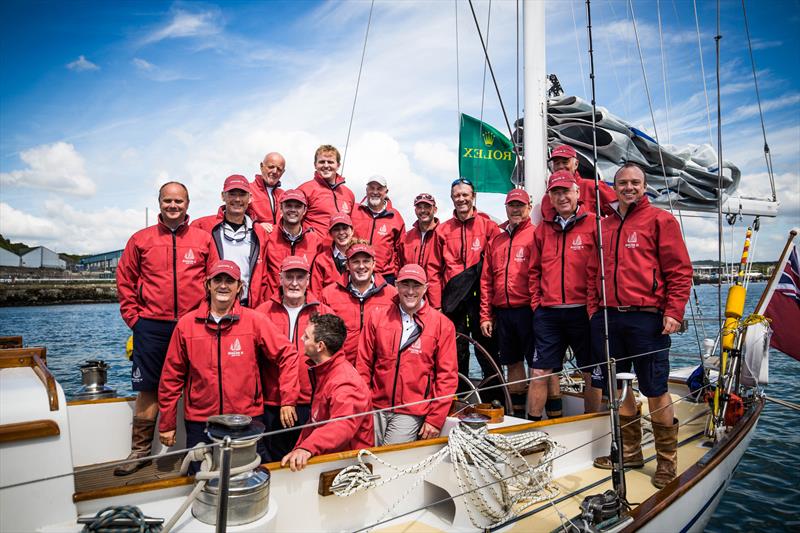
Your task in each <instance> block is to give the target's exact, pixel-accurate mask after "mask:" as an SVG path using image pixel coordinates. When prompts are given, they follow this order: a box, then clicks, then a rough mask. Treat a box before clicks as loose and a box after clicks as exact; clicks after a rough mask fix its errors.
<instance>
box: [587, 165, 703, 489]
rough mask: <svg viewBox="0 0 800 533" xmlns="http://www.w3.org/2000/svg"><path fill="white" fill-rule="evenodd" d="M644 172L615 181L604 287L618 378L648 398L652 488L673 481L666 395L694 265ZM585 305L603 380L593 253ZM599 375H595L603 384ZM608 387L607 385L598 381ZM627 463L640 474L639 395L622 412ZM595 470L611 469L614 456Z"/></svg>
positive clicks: (673, 445)
mask: <svg viewBox="0 0 800 533" xmlns="http://www.w3.org/2000/svg"><path fill="white" fill-rule="evenodd" d="M646 180H647V179H646V177H645V173H644V171H643V170H642V169H641V167H639V166H638V165H636V164H634V163H626V164H625V165H623V167H622V168H620V169H619V170H618V171H617V173H616V175H615V176H614V190H615V191H616V194H617V200H616V201H615V202H612V203H610V204H607V205H605V206H604V207H603V209H604V212H605V213H606V214H607V215H608V216H607V217H606V218H605V219H604V220H603V221H602V232H603V233H602V238H603V240H602V242H603V259H604V267H605V280H606V291H605V300H606V305H607V307H606V309H605V313H607V317H608V348H609V353H610V355H611V357H614V358H616V359H617V360H618V361H619V362H618V363H617V366H616V369H617V372H630V370H631V367H633V369H634V370H635V372H636V376H637V378H638V380H639V390H640V391H641V393H642V394H643V395H644V396H646V397H647V401H648V403H649V405H650V418H651V419H652V422H653V436H654V437H655V447H656V456H657V466H656V472H655V475H654V476H653V480H652V482H653V485H655V486H656V487H658V488H662V487H664V486H665V485H667V483H669V482H670V481H671V480H672V479H673V478H675V473H676V468H677V459H678V451H677V450H678V448H677V446H678V440H677V439H678V421H677V420H676V419H675V418H674V409H673V407H672V400H671V398H670V395H669V392H668V390H667V380H668V378H669V347H670V344H671V342H670V338H669V336H670V335H671V334H672V333H676V332H677V331H678V330H679V329H680V326H681V321H682V320H683V313H684V309H685V307H686V302H687V301H688V300H689V292H690V291H691V287H692V263H691V261H690V259H689V254H688V252H687V251H686V244H685V243H684V242H683V237H682V236H681V229H680V226H679V225H678V221H677V220H676V219H675V217H674V216H672V215H671V214H670V213H668V212H666V211H662V210H661V209H658V208H656V207H654V206H653V205H651V204H650V202H649V201H648V199H647V197H646V196H645V194H644V193H645V189H646V187H647V181H646ZM587 280H590V281H591V280H594V281H595V282H594V283H589V293H588V298H587V305H588V310H589V316H591V331H592V355H593V357H594V359H595V362H600V363H603V364H601V365H600V367H599V369H598V370H600V369H602V372H603V373H605V361H606V354H605V345H604V335H603V330H604V320H603V318H604V317H603V311H602V310H601V305H602V303H601V301H602V300H601V295H602V286H601V283H602V282H603V279H602V278H601V277H600V272H599V261H598V259H597V257H596V256H594V254H593V259H592V260H591V261H589V264H588V267H587ZM599 374H600V372H597V373H596V374H593V376H597V377H598V378H599V377H600V376H599ZM598 381H599V383H598V384H599V385H601V386H602V385H603V383H602V381H604V380H603V379H599V380H598ZM620 422H621V424H622V438H623V441H624V444H623V462H624V464H625V466H626V467H632V468H640V467H641V466H642V465H643V462H642V449H641V439H642V433H641V418H640V416H639V415H638V413H637V410H636V405H635V403H634V399H633V395H632V394H629V395H628V396H627V397H626V398H625V402H624V403H623V404H622V406H621V407H620ZM595 466H597V467H599V468H610V467H611V461H610V460H609V458H608V457H599V458H597V459H595Z"/></svg>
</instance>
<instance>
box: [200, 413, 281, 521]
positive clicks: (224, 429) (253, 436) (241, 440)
mask: <svg viewBox="0 0 800 533" xmlns="http://www.w3.org/2000/svg"><path fill="white" fill-rule="evenodd" d="M263 432H264V424H263V423H262V422H261V421H259V420H253V419H252V418H251V417H249V416H246V415H236V414H231V415H216V416H212V417H210V418H209V419H208V422H207V423H206V435H208V437H209V438H210V439H211V441H212V442H213V443H220V444H221V443H223V442H224V441H225V439H226V437H230V448H231V450H230V468H231V469H235V468H239V467H243V466H246V465H248V464H251V463H253V462H254V461H255V460H256V459H257V458H258V457H259V456H258V451H257V449H256V447H257V445H258V440H259V439H260V438H261V437H260V435H261V434H262V433H263ZM212 457H213V460H212V467H211V470H212V471H213V470H222V468H221V467H222V463H223V447H222V446H215V447H214V448H213V453H212ZM269 481H270V473H269V470H267V469H266V468H264V467H263V466H258V467H256V468H254V469H252V470H247V471H245V472H241V473H238V474H235V475H233V476H231V477H230V480H229V482H228V483H227V487H225V484H224V482H223V483H220V478H219V477H217V478H214V479H210V480H208V483H206V485H205V486H204V487H203V490H202V491H201V492H200V493H199V495H198V496H197V498H196V499H195V501H194V503H193V504H192V514H193V515H194V517H195V518H197V519H198V520H200V521H201V522H204V523H206V524H211V525H216V523H217V516H218V509H217V504H218V503H219V500H220V497H219V495H220V487H221V486H222V492H223V495H224V494H225V493H226V492H227V510H226V512H225V513H224V515H226V518H227V519H226V520H225V523H226V524H227V525H229V526H236V525H241V524H249V523H250V522H254V521H256V520H258V519H259V518H261V517H262V516H264V515H265V514H266V513H267V510H268V508H269Z"/></svg>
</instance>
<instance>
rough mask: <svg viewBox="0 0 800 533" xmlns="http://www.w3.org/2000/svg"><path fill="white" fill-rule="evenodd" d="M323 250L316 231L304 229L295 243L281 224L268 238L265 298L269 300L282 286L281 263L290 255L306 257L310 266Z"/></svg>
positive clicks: (265, 257) (265, 260)
mask: <svg viewBox="0 0 800 533" xmlns="http://www.w3.org/2000/svg"><path fill="white" fill-rule="evenodd" d="M321 249H322V239H321V238H320V236H319V234H317V233H316V232H315V231H314V230H312V229H308V228H304V229H302V230H301V231H300V235H299V236H298V238H297V239H296V240H294V241H290V240H289V238H288V237H287V235H286V232H285V231H284V230H283V227H282V226H281V225H280V224H279V225H277V226H275V227H274V228H273V229H272V233H270V234H269V235H268V236H267V244H266V253H265V254H264V264H265V270H266V276H265V280H264V282H265V285H266V286H265V287H264V296H265V299H269V298H271V297H272V295H273V294H274V293H275V292H276V291H277V290H278V287H279V286H280V274H281V262H283V260H284V259H286V258H287V257H289V256H290V255H297V256H301V257H305V258H306V261H308V264H309V265H311V264H313V263H314V258H315V257H316V256H317V254H318V253H319V252H320V250H321Z"/></svg>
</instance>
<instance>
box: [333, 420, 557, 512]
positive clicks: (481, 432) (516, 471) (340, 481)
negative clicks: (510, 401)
mask: <svg viewBox="0 0 800 533" xmlns="http://www.w3.org/2000/svg"><path fill="white" fill-rule="evenodd" d="M542 445H543V446H544V455H543V456H542V457H541V459H540V463H539V464H538V465H536V466H532V465H530V464H528V462H527V461H526V460H525V458H524V457H523V454H524V453H527V452H530V451H533V450H534V449H536V448H538V447H540V446H542ZM560 451H561V449H560V446H558V445H557V444H556V443H555V442H554V441H552V440H551V439H550V437H549V436H548V435H547V434H546V433H544V432H541V431H532V432H529V433H524V434H520V435H510V436H507V435H498V434H492V433H489V431H488V428H487V427H486V426H485V425H483V426H480V427H470V426H468V425H466V424H459V425H457V426H456V427H454V428H453V429H452V430H451V431H450V435H449V439H448V445H447V446H445V447H444V448H442V449H441V450H439V451H438V452H436V453H435V454H433V455H431V456H429V457H427V458H425V459H424V460H422V461H420V462H418V463H416V464H414V465H410V466H408V467H406V468H398V467H396V466H394V465H392V464H390V463H387V462H386V461H384V460H382V459H381V458H380V457H378V456H377V455H375V454H374V453H372V452H370V451H369V450H361V451H360V452H359V454H358V464H355V465H352V466H349V467H347V468H345V469H344V470H342V471H341V472H340V473H339V474H338V475H337V476H336V478H335V479H334V482H333V485H332V486H331V489H332V490H333V492H334V494H336V495H337V496H340V497H346V496H350V495H351V494H355V493H357V492H359V491H362V490H366V489H368V488H375V487H379V486H381V485H385V484H387V483H390V482H392V481H394V480H396V479H398V478H400V477H402V476H405V475H410V474H418V477H417V480H416V481H415V482H414V484H413V486H412V487H411V488H410V489H409V490H407V491H405V493H404V495H403V496H402V497H401V498H400V499H399V500H398V501H396V502H395V503H394V505H392V507H391V508H389V509H388V511H387V515H388V514H390V513H391V512H392V511H393V509H394V508H395V507H397V505H398V504H399V503H400V502H401V501H402V500H403V499H404V498H405V497H406V496H407V495H408V494H411V493H413V492H414V491H413V489H414V488H416V486H417V485H419V484H420V483H421V482H422V481H423V480H424V479H425V476H426V474H427V473H428V472H430V471H431V470H433V468H434V467H435V466H437V465H438V464H439V463H441V462H442V461H443V460H444V459H445V458H446V457H448V456H449V457H450V460H451V462H452V463H453V470H454V473H455V476H456V480H457V481H458V485H459V488H460V489H461V491H462V492H463V493H464V494H466V495H467V503H468V505H467V506H466V509H467V514H468V516H469V518H470V521H471V522H472V524H473V525H474V526H475V527H478V528H491V527H494V526H496V525H499V524H501V523H503V522H505V521H507V520H509V519H510V518H513V517H514V516H516V515H517V513H518V512H520V511H521V510H523V509H525V508H526V507H528V506H530V505H533V504H535V503H538V502H541V501H544V500H549V499H552V498H553V497H555V496H556V495H557V494H558V489H556V488H555V487H553V486H551V485H550V481H551V479H552V471H553V459H554V458H555V457H556V456H557V455H558V454H559V452H560ZM366 457H369V458H370V459H372V460H374V461H375V462H377V463H379V464H381V465H383V466H385V467H387V468H389V469H391V470H393V471H394V472H395V474H393V475H392V476H390V477H388V478H385V479H381V476H379V475H375V474H372V472H371V471H370V470H369V469H368V468H367V465H366V463H365V458H366ZM474 510H477V511H478V513H479V514H478V515H476V514H475V512H474ZM487 521H488V523H486V522H487Z"/></svg>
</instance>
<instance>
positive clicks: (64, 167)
mask: <svg viewBox="0 0 800 533" xmlns="http://www.w3.org/2000/svg"><path fill="white" fill-rule="evenodd" d="M20 159H22V161H23V162H25V163H26V164H27V165H28V168H26V169H24V170H12V171H11V172H3V173H2V174H0V183H2V184H3V185H6V186H16V187H30V188H34V189H46V190H50V191H58V192H64V193H67V194H72V195H75V196H90V195H93V194H94V193H95V191H96V187H95V184H94V182H93V181H92V180H91V179H90V178H89V177H88V176H87V175H86V168H85V163H84V159H83V157H82V156H81V155H80V154H79V153H78V152H77V150H75V147H74V146H73V145H71V144H69V143H65V142H57V143H54V144H44V145H41V146H36V147H34V148H31V149H29V150H25V151H23V152H22V153H21V154H20Z"/></svg>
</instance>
